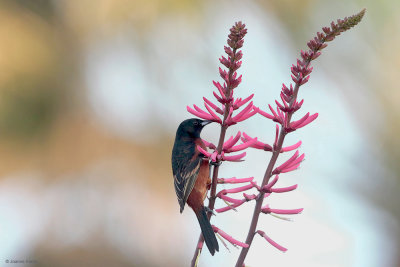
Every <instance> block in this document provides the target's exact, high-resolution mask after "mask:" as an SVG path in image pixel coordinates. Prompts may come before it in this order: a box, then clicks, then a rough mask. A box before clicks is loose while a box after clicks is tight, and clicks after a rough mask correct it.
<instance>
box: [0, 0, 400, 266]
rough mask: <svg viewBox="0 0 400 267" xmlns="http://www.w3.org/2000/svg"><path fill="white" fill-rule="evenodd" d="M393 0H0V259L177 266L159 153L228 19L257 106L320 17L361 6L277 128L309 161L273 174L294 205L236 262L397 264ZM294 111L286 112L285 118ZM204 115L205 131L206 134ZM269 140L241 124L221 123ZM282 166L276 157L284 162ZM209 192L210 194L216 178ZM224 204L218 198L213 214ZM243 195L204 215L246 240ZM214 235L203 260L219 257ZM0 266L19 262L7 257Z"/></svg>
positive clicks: (210, 262) (176, 227)
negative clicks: (237, 29) (291, 118)
mask: <svg viewBox="0 0 400 267" xmlns="http://www.w3.org/2000/svg"><path fill="white" fill-rule="evenodd" d="M399 6H400V2H399V1H395V0H384V1H361V0H359V1H344V0H341V1H327V0H320V1H316V0H306V1H289V0H283V1H282V0H271V1H257V0H250V1H217V2H216V1H211V0H206V1H187V0H166V1H162V0H146V1H145V0H143V1H142V0H134V1H125V0H99V1H96V2H93V1H89V0H80V1H74V0H36V1H31V0H2V1H0V266H11V265H12V266H26V265H29V266H42V267H45V266H46V267H47V266H61V267H62V266H117V267H119V266H121V267H123V266H188V265H189V262H190V260H191V258H192V255H193V251H194V248H195V245H196V242H197V238H198V235H199V232H200V230H199V227H198V224H197V221H196V218H195V216H194V215H193V214H192V212H191V211H190V210H189V209H186V210H185V212H184V213H183V214H179V208H178V203H177V200H176V197H175V192H174V189H173V183H172V173H171V167H170V153H171V149H172V145H173V141H174V135H175V131H176V128H177V126H178V124H179V123H180V121H182V120H183V119H186V118H189V117H191V115H190V114H189V113H187V112H186V105H191V104H197V105H201V104H202V96H206V97H209V98H211V97H212V90H213V89H214V88H213V86H212V80H219V75H218V66H219V64H218V58H219V57H220V56H221V55H222V54H223V46H224V45H225V44H226V39H227V34H228V30H229V28H230V27H231V26H232V25H233V23H234V22H235V21H238V20H242V21H243V22H244V23H246V25H247V28H248V34H247V36H246V37H245V44H244V47H243V52H244V59H243V65H242V68H241V69H240V70H239V73H240V74H243V82H242V84H241V85H240V86H239V88H238V89H237V90H236V92H235V94H236V96H241V97H243V96H248V95H250V94H252V93H254V94H255V100H254V101H255V104H256V105H257V106H260V107H262V108H264V109H265V108H266V107H267V104H268V103H273V101H274V99H275V98H277V97H278V96H279V91H280V88H281V84H282V82H285V83H289V82H290V66H291V64H292V63H295V60H296V58H297V57H298V56H299V51H300V49H305V48H306V42H307V41H308V40H309V39H311V38H312V37H313V36H314V35H315V33H316V32H317V31H320V30H321V27H322V26H328V25H329V23H330V22H331V21H332V20H336V19H337V18H343V17H345V16H349V15H352V14H354V13H357V12H359V11H360V10H361V9H362V8H363V7H366V8H367V13H366V16H365V17H364V19H363V21H362V22H361V23H360V24H359V25H358V26H357V27H356V28H354V29H352V30H350V31H349V32H346V33H344V34H343V35H341V36H339V37H338V38H337V39H335V40H334V41H333V42H331V43H329V46H328V47H327V48H326V49H325V50H324V51H323V53H322V56H321V57H320V58H318V60H316V61H314V64H313V66H314V72H313V73H312V75H311V79H310V82H309V83H307V85H305V86H304V87H302V88H301V92H300V98H304V100H305V104H304V105H303V108H302V112H303V113H305V112H308V111H309V112H313V113H314V112H318V113H319V117H318V119H317V120H316V121H315V122H314V123H312V124H311V125H310V126H308V127H305V128H304V129H301V130H299V131H296V132H295V133H293V134H291V135H289V136H288V138H287V142H286V144H287V145H291V144H293V143H294V142H297V141H298V140H302V142H303V145H302V147H301V148H300V151H302V152H304V153H305V154H306V161H305V162H304V163H303V164H302V167H301V169H300V170H298V171H296V172H292V173H289V174H286V175H282V176H281V179H280V181H279V184H278V185H279V186H285V185H287V186H288V185H292V184H295V183H298V184H299V188H298V190H296V191H295V192H291V193H288V194H284V195H278V196H272V197H270V198H269V199H267V201H268V203H269V204H270V206H271V207H273V208H300V207H303V208H305V210H304V212H303V213H302V214H301V215H298V216H295V218H294V219H295V222H286V221H282V220H278V219H276V218H274V217H271V216H267V215H264V216H261V219H260V222H259V229H262V230H264V231H265V232H266V233H267V234H268V235H269V236H270V237H271V238H273V239H274V240H275V241H277V242H278V243H280V244H281V245H283V246H285V247H287V248H288V249H289V250H288V252H286V253H281V252H279V251H277V250H276V249H275V248H273V247H271V246H270V245H269V244H268V243H266V242H265V240H263V239H262V238H260V237H256V238H255V241H254V243H253V246H252V248H251V250H250V253H249V254H248V257H247V260H246V264H247V265H249V266H309V267H310V266H311V267H314V266H315V267H317V266H329V267H331V266H332V267H333V266H352V267H353V266H360V267H369V266H390V267H391V266H400V254H399V251H400V226H399V219H400V205H399V204H400V203H399V202H400V193H399V192H400V175H399V174H400V169H399V168H400V167H399V162H400V141H399V136H400V121H399V117H400V105H398V103H399V100H400V91H399V88H398V84H399V83H398V77H399V75H400V73H399V69H400V52H399V50H398V48H399V47H400V16H399V14H400V13H399V11H400V9H399ZM299 115H300V114H299ZM218 130H219V129H218V127H217V125H211V126H207V128H205V130H204V131H203V137H204V138H205V139H207V140H209V141H213V142H216V141H217V138H218V136H219V132H218ZM238 130H241V131H246V132H247V133H248V134H250V135H252V136H258V137H259V139H260V140H264V141H266V142H272V140H273V136H274V124H273V123H271V122H270V121H268V120H266V119H264V118H262V117H261V116H255V117H253V118H251V119H249V120H248V121H246V122H244V123H242V124H239V125H236V126H235V127H232V129H230V132H229V134H231V135H232V134H236V131H238ZM287 156H289V155H283V156H282V157H281V158H280V162H282V161H283V160H284V159H285V157H287ZM269 157H270V154H268V153H264V152H259V151H249V152H248V156H247V157H246V161H245V162H243V163H234V164H229V163H228V164H223V165H222V167H221V169H220V174H221V177H232V176H237V177H249V176H254V177H255V179H256V180H258V181H261V179H262V177H263V174H264V172H265V169H266V166H267V162H268V160H269ZM221 188H222V187H221ZM224 205H225V204H224V203H222V202H218V201H217V206H218V207H222V206H224ZM253 205H254V203H248V204H247V205H245V206H242V207H240V208H239V209H238V212H237V213H235V212H228V213H226V214H220V215H218V216H217V217H215V218H213V221H214V223H215V224H216V225H217V226H218V227H220V228H222V229H223V230H224V231H225V232H227V233H228V234H230V235H232V236H234V237H235V238H237V239H239V240H244V239H245V236H246V234H247V229H248V227H249V223H250V219H251V217H250V216H251V213H252V210H253ZM228 246H229V248H230V251H228V250H226V249H225V248H224V247H223V246H222V245H220V247H221V248H220V252H219V253H218V254H216V255H215V256H214V257H211V256H210V255H209V253H208V251H207V250H204V252H203V254H202V256H201V259H200V263H199V264H200V266H233V264H234V262H235V260H236V259H237V256H238V254H239V252H240V250H238V249H235V248H234V247H232V246H230V245H228ZM6 260H17V261H22V260H23V261H27V260H28V261H31V263H29V264H26V263H25V264H22V263H20V264H17V263H15V264H11V263H8V264H7V263H6Z"/></svg>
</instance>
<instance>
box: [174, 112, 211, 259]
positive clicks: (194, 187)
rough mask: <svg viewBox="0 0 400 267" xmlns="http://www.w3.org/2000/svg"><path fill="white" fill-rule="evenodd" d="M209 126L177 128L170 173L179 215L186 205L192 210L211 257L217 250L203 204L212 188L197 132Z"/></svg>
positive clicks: (197, 122)
mask: <svg viewBox="0 0 400 267" xmlns="http://www.w3.org/2000/svg"><path fill="white" fill-rule="evenodd" d="M209 123H211V121H207V120H204V121H203V120H199V119H188V120H185V121H183V122H182V123H181V124H180V125H179V127H178V130H177V131H176V137H175V144H174V148H173V149H172V172H173V174H174V185H175V191H176V196H177V197H178V202H179V205H180V212H181V213H182V211H183V208H184V207H185V203H188V205H189V206H190V207H191V208H192V209H193V211H194V213H195V214H196V216H197V219H198V220H199V224H200V228H201V232H202V233H203V237H204V240H205V242H206V245H207V247H208V250H209V251H210V253H211V255H214V253H215V251H218V250H219V247H218V241H217V238H216V237H215V233H214V230H213V229H212V227H211V224H210V221H209V220H208V217H207V213H206V209H205V208H204V204H203V203H204V199H205V198H206V196H207V191H208V188H209V186H210V184H211V179H210V176H209V168H210V167H209V165H208V160H207V159H206V158H204V155H203V154H201V153H200V152H199V151H198V149H197V146H198V145H199V146H200V147H201V148H203V149H204V150H206V147H205V145H204V143H203V141H202V140H201V138H200V132H201V130H202V129H203V127H204V126H206V125H207V124H209Z"/></svg>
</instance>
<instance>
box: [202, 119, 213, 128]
mask: <svg viewBox="0 0 400 267" xmlns="http://www.w3.org/2000/svg"><path fill="white" fill-rule="evenodd" d="M212 122H213V121H208V120H204V121H202V122H201V126H203V127H204V126H206V125H207V124H210V123H212Z"/></svg>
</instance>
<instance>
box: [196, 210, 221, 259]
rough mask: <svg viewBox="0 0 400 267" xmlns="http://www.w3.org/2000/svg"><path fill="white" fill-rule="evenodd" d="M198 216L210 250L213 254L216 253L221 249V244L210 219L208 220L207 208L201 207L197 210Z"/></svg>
mask: <svg viewBox="0 0 400 267" xmlns="http://www.w3.org/2000/svg"><path fill="white" fill-rule="evenodd" d="M196 216H197V219H198V220H199V224H200V228H201V232H202V233H203V237H204V240H205V241H206V245H207V247H208V250H209V251H210V253H211V255H214V253H215V251H219V246H218V241H217V238H216V237H215V233H214V230H213V229H212V227H211V224H210V221H209V220H208V217H207V213H206V210H205V208H204V207H201V209H200V210H199V211H198V212H196Z"/></svg>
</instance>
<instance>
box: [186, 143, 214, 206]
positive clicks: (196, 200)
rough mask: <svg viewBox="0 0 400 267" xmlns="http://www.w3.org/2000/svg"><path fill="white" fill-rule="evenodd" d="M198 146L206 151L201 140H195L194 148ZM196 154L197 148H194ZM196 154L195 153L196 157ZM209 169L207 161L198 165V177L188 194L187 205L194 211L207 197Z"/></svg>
mask: <svg viewBox="0 0 400 267" xmlns="http://www.w3.org/2000/svg"><path fill="white" fill-rule="evenodd" d="M197 145H200V146H201V148H203V149H204V150H206V149H207V148H206V146H205V145H204V143H203V142H202V141H201V139H199V140H196V147H197ZM196 152H197V148H196ZM197 155H198V153H196V156H197ZM209 172H210V167H209V164H208V160H207V159H204V160H203V161H202V162H201V165H200V171H199V175H198V176H197V179H196V183H195V184H194V187H193V190H192V192H191V193H190V195H189V197H188V200H187V204H188V205H189V206H190V207H191V208H192V209H193V210H194V211H196V210H199V209H200V208H201V207H202V206H203V202H204V199H205V198H206V196H207V187H208V185H209V184H210V177H209Z"/></svg>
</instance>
